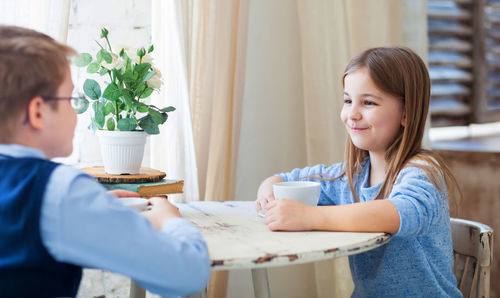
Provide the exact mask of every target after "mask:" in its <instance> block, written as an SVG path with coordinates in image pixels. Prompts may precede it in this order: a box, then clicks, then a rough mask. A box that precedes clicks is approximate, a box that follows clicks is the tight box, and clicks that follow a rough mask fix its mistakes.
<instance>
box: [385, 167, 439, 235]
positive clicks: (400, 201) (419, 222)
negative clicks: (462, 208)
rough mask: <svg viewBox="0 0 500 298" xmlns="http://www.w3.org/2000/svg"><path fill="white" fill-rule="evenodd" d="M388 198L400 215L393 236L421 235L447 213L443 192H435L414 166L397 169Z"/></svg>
mask: <svg viewBox="0 0 500 298" xmlns="http://www.w3.org/2000/svg"><path fill="white" fill-rule="evenodd" d="M388 199H389V200H390V201H391V202H392V203H393V204H394V205H395V206H396V209H397V210H398V213H399V218H400V225H399V231H398V232H397V233H396V234H395V236H399V237H414V236H419V235H424V234H426V233H427V232H428V231H429V230H430V227H431V226H432V225H433V223H434V222H435V221H436V220H437V219H439V218H440V217H442V216H447V215H448V200H447V197H446V191H445V190H443V191H442V192H439V190H438V189H437V187H436V186H435V185H434V183H432V182H431V181H430V180H429V179H428V177H427V175H426V174H425V172H424V171H423V170H422V169H420V168H417V167H409V168H406V169H403V170H402V171H401V173H400V174H399V175H398V178H397V179H396V183H395V184H394V186H393V188H392V191H391V194H390V195H389V198H388Z"/></svg>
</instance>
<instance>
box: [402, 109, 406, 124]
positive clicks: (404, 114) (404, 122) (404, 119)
mask: <svg viewBox="0 0 500 298" xmlns="http://www.w3.org/2000/svg"><path fill="white" fill-rule="evenodd" d="M401 126H402V127H406V111H403V117H401Z"/></svg>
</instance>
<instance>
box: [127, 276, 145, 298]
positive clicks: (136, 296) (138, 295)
mask: <svg viewBox="0 0 500 298" xmlns="http://www.w3.org/2000/svg"><path fill="white" fill-rule="evenodd" d="M145 297H146V291H145V290H144V289H143V288H142V287H141V286H140V285H138V284H136V283H135V282H134V281H133V280H130V298H145Z"/></svg>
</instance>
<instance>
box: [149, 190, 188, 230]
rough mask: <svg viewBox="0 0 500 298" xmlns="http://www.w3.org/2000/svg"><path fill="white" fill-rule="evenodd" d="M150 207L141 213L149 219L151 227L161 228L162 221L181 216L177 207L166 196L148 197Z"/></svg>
mask: <svg viewBox="0 0 500 298" xmlns="http://www.w3.org/2000/svg"><path fill="white" fill-rule="evenodd" d="M149 203H150V204H151V206H152V207H151V209H150V210H148V211H144V212H143V214H144V215H145V216H146V218H147V219H148V220H149V222H150V223H151V225H152V226H153V228H155V229H157V230H161V229H162V227H163V223H164V222H165V221H166V220H169V219H170V218H173V217H182V215H181V213H180V212H179V208H177V207H175V206H174V205H173V204H171V203H170V202H169V201H168V200H167V199H166V198H160V197H152V198H150V199H149Z"/></svg>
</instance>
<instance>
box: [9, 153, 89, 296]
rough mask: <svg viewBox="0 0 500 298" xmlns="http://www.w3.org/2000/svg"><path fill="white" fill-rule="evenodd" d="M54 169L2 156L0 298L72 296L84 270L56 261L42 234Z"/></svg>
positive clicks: (49, 164) (43, 163)
mask: <svg viewBox="0 0 500 298" xmlns="http://www.w3.org/2000/svg"><path fill="white" fill-rule="evenodd" d="M57 165H58V164H57V163H54V162H51V161H48V160H45V159H39V158H12V157H7V156H5V155H0V175H1V176H0V297H63V296H64V297H68V296H73V297H74V296H76V293H77V290H78V285H79V284H80V279H81V276H82V269H81V268H80V267H77V266H74V265H70V264H66V263H61V262H58V261H56V260H55V259H54V258H53V257H52V256H51V255H50V254H49V253H48V251H47V249H46V248H45V246H44V245H43V243H42V239H41V234H40V210H41V206H42V198H43V195H44V192H45V188H46V186H47V181H48V179H49V177H50V175H51V173H52V171H53V170H54V169H55V167H57Z"/></svg>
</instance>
